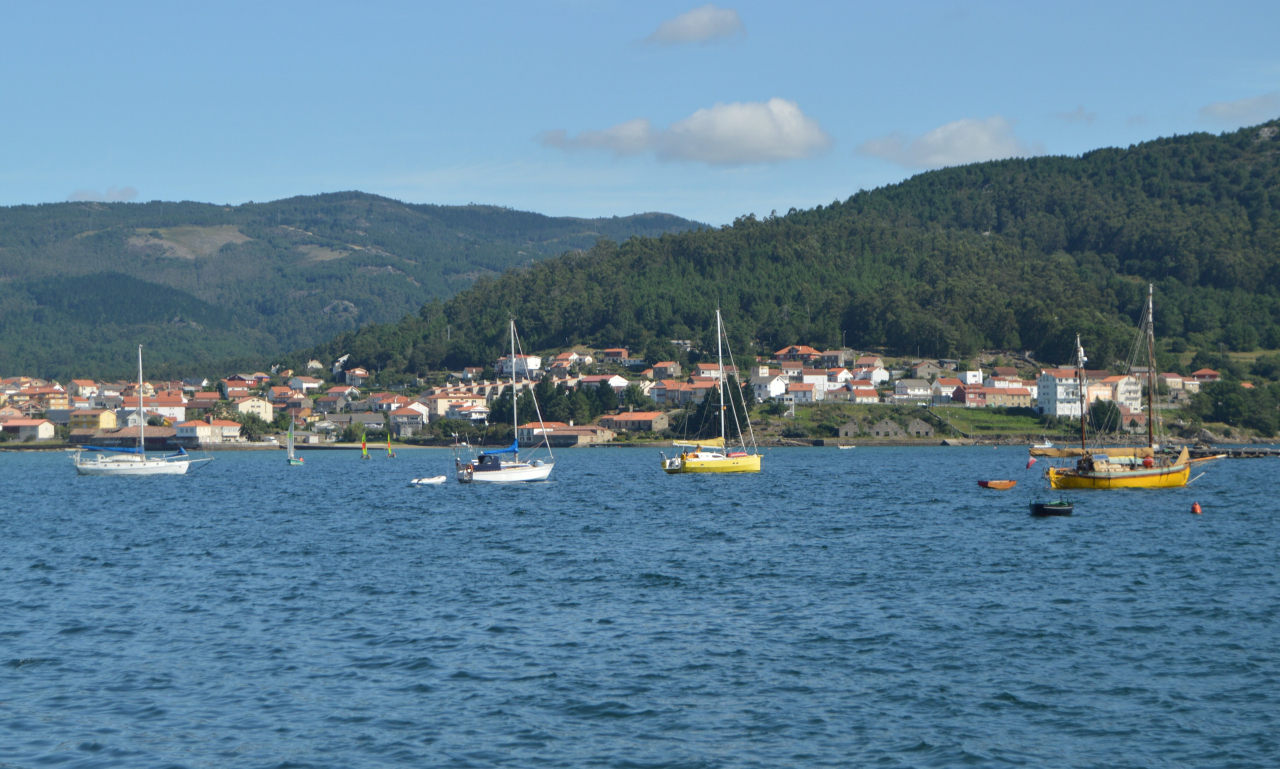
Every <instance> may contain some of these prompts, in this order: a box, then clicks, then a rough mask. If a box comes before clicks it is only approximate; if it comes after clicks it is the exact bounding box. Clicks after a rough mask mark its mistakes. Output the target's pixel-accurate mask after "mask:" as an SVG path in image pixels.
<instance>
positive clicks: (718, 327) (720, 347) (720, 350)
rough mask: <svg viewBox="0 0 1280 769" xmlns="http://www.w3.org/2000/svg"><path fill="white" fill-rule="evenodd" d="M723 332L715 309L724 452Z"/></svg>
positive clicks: (717, 311) (717, 382) (721, 433)
mask: <svg viewBox="0 0 1280 769" xmlns="http://www.w3.org/2000/svg"><path fill="white" fill-rule="evenodd" d="M723 333H724V332H723V330H722V328H721V324H720V308H719V307H717V308H716V361H717V363H718V365H719V366H720V376H719V377H718V378H717V379H716V389H717V390H718V391H719V393H720V439H721V440H722V441H724V444H725V451H728V450H729V449H728V446H729V436H728V434H726V433H725V427H724V339H723V336H722V334H723Z"/></svg>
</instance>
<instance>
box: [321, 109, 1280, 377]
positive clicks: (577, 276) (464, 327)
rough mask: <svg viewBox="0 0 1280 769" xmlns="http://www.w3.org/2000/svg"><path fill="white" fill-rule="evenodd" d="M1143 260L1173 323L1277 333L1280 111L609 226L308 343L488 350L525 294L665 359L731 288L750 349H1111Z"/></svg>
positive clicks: (1262, 342)
mask: <svg viewBox="0 0 1280 769" xmlns="http://www.w3.org/2000/svg"><path fill="white" fill-rule="evenodd" d="M1148 282H1153V283H1155V284H1156V323H1157V327H1156V331H1157V334H1158V336H1159V338H1160V339H1161V342H1162V344H1164V343H1170V342H1171V343H1173V344H1183V343H1185V344H1187V345H1190V346H1193V347H1195V348H1198V349H1210V350H1216V349H1217V348H1218V347H1219V346H1222V347H1226V348H1229V349H1234V350H1249V349H1255V348H1257V347H1259V346H1264V347H1268V348H1272V349H1275V348H1278V347H1280V121H1271V122H1269V123H1267V124H1264V125H1261V126H1254V127H1251V128H1245V129H1241V130H1239V131H1235V132H1231V133H1225V134H1222V135H1217V136H1215V135H1211V134H1204V133H1200V134H1189V135H1184V136H1175V137H1171V138H1164V139H1157V140H1154V141H1150V142H1145V143H1142V144H1138V145H1134V146H1131V147H1129V148H1124V149H1121V148H1109V149H1099V150H1095V151H1093V152H1088V153H1085V154H1084V155H1082V156H1079V157H1034V158H1026V159H1012V160H1000V161H992V162H985V163H974V164H970V165H966V166H959V167H955V168H946V169H942V170H938V171H930V172H926V173H922V174H920V175H918V176H915V177H913V178H911V179H908V180H906V181H904V182H902V183H900V184H894V185H890V186H887V187H883V188H880V189H877V190H873V191H869V192H860V193H858V194H856V195H854V196H852V197H850V198H849V199H847V200H844V201H836V202H834V203H832V204H831V205H830V206H819V207H817V208H814V209H811V210H806V211H796V210H795V209H792V210H791V211H790V212H789V213H788V214H787V215H785V216H781V217H767V218H765V219H763V220H761V219H756V218H755V217H754V216H745V217H741V218H739V219H738V220H736V221H735V222H734V223H733V225H732V226H730V227H724V228H720V229H717V230H702V231H697V232H683V233H673V234H664V235H661V236H659V237H640V238H633V239H631V240H628V241H625V242H621V243H601V244H600V245H599V246H597V247H596V248H593V249H592V250H591V251H589V252H586V253H583V254H572V255H567V256H565V257H563V258H558V259H549V260H544V261H541V262H538V263H537V264H534V265H532V266H530V267H529V268H527V269H522V270H518V271H513V272H508V273H506V274H504V275H502V276H501V277H498V278H496V279H488V278H485V279H483V280H481V281H479V282H477V283H476V285H475V286H473V287H472V288H470V289H468V290H467V291H464V292H462V293H461V294H459V295H458V296H456V297H454V298H453V299H451V300H448V301H445V302H439V303H436V302H433V303H431V304H429V305H427V306H425V307H424V308H423V309H422V311H421V312H419V313H418V314H417V315H415V316H411V317H407V318H405V319H404V320H403V321H401V322H400V323H398V324H394V325H374V326H369V327H366V328H363V329H361V330H359V331H357V332H347V333H343V334H341V335H339V336H338V337H337V338H336V339H334V340H333V341H332V342H330V343H328V344H325V345H322V346H320V347H319V348H317V349H316V350H314V351H313V352H314V354H317V355H321V356H331V355H339V354H346V353H350V354H351V356H352V361H353V363H358V364H360V365H364V366H370V367H374V368H378V369H384V370H388V371H391V372H396V371H404V372H413V371H420V370H423V369H424V368H436V367H439V366H442V365H444V366H449V367H454V366H461V365H475V364H479V363H487V362H490V361H492V360H493V359H494V357H495V356H497V355H499V354H501V352H502V349H503V346H502V345H503V342H502V339H503V335H504V333H505V329H506V321H507V318H508V317H512V316H514V317H515V318H516V319H517V321H518V322H519V323H520V327H521V331H522V335H523V337H524V340H525V346H526V348H528V349H533V350H546V349H556V348H564V347H567V346H570V345H575V344H590V345H597V346H614V345H626V346H628V347H630V348H631V349H632V350H633V351H634V352H636V353H640V354H644V355H646V356H647V357H649V358H652V359H655V360H656V359H662V358H667V357H671V356H674V355H676V351H675V349H674V348H673V347H672V346H671V345H670V344H669V340H671V339H694V340H702V343H703V345H704V347H705V346H707V345H710V347H708V349H713V348H714V343H713V342H712V341H711V340H712V339H713V338H714V337H713V336H711V335H710V333H711V331H712V329H713V328H714V317H715V314H714V313H715V309H716V307H717V306H719V307H721V308H722V309H723V310H724V314H725V317H726V320H727V328H728V329H729V333H730V334H731V335H734V336H735V337H736V341H735V345H734V347H735V349H736V350H737V351H738V352H739V353H740V354H746V353H751V352H772V351H773V350H776V349H779V348H781V347H784V346H786V345H789V344H793V343H797V342H800V343H805V344H812V345H824V346H836V345H839V344H841V343H842V342H843V343H846V344H848V345H851V346H857V347H864V348H865V347H878V348H884V349H888V350H891V351H893V352H895V353H898V354H904V355H907V354H911V355H914V354H917V353H918V354H920V355H927V356H943V357H949V358H961V357H967V356H970V355H972V354H974V353H975V352H977V351H978V350H979V349H982V348H998V349H1016V350H1031V351H1033V352H1034V354H1035V355H1036V357H1037V359H1038V360H1043V361H1046V362H1053V363H1061V362H1067V361H1070V360H1072V358H1073V356H1074V350H1075V335H1076V334H1077V333H1078V334H1080V335H1081V336H1082V337H1083V339H1084V343H1085V346H1086V350H1088V351H1089V354H1090V358H1091V360H1092V361H1093V362H1094V364H1095V365H1097V366H1099V367H1107V366H1110V365H1112V364H1113V362H1115V361H1118V360H1125V359H1127V357H1128V350H1129V345H1130V343H1131V340H1132V329H1133V324H1134V323H1135V322H1136V320H1137V319H1138V317H1139V314H1140V313H1141V311H1142V308H1143V307H1144V306H1145V303H1146V284H1147V283H1148ZM446 329H447V330H448V333H446Z"/></svg>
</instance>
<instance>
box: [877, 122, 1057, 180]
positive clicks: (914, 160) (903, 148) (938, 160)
mask: <svg viewBox="0 0 1280 769" xmlns="http://www.w3.org/2000/svg"><path fill="white" fill-rule="evenodd" d="M1041 151H1043V150H1042V148H1040V147H1038V146H1030V145H1028V144H1026V143H1025V142H1023V141H1022V140H1021V139H1019V138H1018V137H1017V136H1015V135H1014V133H1013V123H1011V122H1010V121H1008V120H1006V119H1004V118H1003V117H1001V116H999V115H995V116H993V117H989V118H985V119H982V120H975V119H969V118H966V119H964V120H957V121H955V122H954V123H947V124H946V125H944V126H939V127H938V128H935V129H933V130H932V131H930V132H928V133H927V134H925V135H924V136H919V137H916V138H914V139H911V138H908V137H906V136H904V135H903V134H902V133H892V134H889V135H888V136H881V137H878V138H875V139H870V140H868V141H865V142H863V143H862V144H861V145H859V147H858V152H860V153H861V154H863V155H870V156H872V157H877V158H883V159H885V160H890V161H892V162H894V163H897V164H898V165H902V166H906V167H908V168H942V167H943V166H958V165H963V164H965V163H978V162H981V161H984V160H998V159H1001V158H1011V157H1026V156H1028V155H1034V154H1037V153H1038V152H1041Z"/></svg>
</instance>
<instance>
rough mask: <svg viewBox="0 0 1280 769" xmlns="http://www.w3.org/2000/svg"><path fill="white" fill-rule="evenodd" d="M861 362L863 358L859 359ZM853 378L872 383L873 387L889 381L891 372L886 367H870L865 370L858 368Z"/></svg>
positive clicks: (854, 371)
mask: <svg viewBox="0 0 1280 769" xmlns="http://www.w3.org/2000/svg"><path fill="white" fill-rule="evenodd" d="M859 360H861V358H859ZM853 378H854V379H855V380H859V381H865V382H870V383H871V386H872V387H875V386H876V385H878V384H882V383H884V382H888V381H889V372H888V371H887V370H886V369H885V367H884V366H868V367H865V368H856V369H854V370H853Z"/></svg>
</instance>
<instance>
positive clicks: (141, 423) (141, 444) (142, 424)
mask: <svg viewBox="0 0 1280 769" xmlns="http://www.w3.org/2000/svg"><path fill="white" fill-rule="evenodd" d="M146 429H147V415H146V413H144V412H143V410H142V345H138V448H140V449H142V450H143V451H146V450H147V439H146V436H145V435H144V431H145V430H146Z"/></svg>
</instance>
